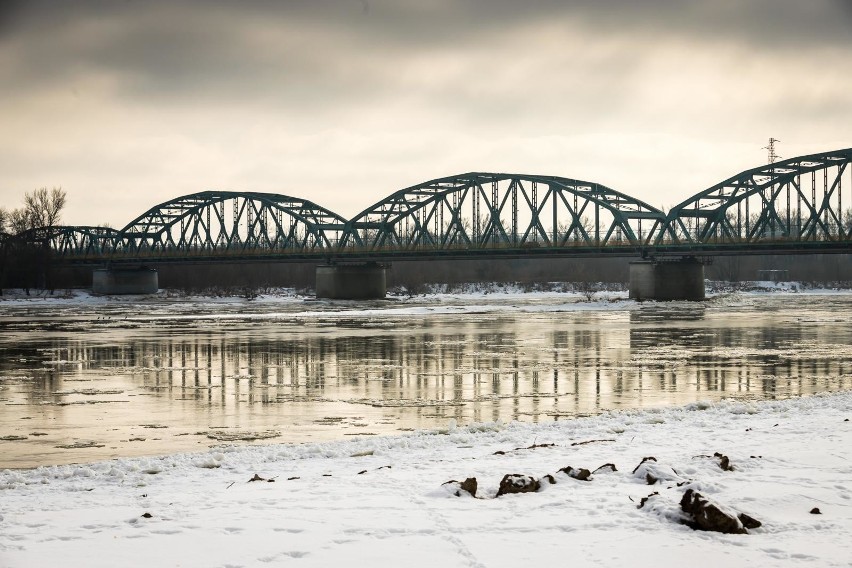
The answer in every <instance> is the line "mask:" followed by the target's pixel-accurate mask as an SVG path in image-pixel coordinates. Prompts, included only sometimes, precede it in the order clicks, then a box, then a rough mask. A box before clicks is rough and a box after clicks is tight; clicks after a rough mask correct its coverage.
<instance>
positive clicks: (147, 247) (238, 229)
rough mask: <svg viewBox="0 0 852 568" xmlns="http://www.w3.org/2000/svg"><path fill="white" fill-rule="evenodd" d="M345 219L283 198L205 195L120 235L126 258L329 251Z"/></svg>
mask: <svg viewBox="0 0 852 568" xmlns="http://www.w3.org/2000/svg"><path fill="white" fill-rule="evenodd" d="M344 223H345V219H343V218H342V217H340V216H339V215H337V214H336V213H333V212H332V211H329V210H328V209H325V208H324V207H321V206H319V205H317V204H315V203H313V202H311V201H307V200H304V199H299V198H295V197H290V196H287V195H280V194H271V193H254V192H248V193H246V192H229V191H205V192H201V193H195V194H192V195H185V196H183V197H180V198H178V199H175V200H172V201H167V202H165V203H162V204H160V205H157V206H156V207H153V208H151V209H149V210H148V211H147V212H145V213H144V214H142V215H141V216H139V217H138V218H136V219H135V220H133V221H132V222H131V223H130V224H128V225H127V226H126V227H124V229H122V230H121V231H120V237H119V241H120V242H119V243H118V245H117V249H118V250H120V251H124V252H125V253H127V254H137V253H152V254H162V253H166V252H169V251H180V252H193V251H194V252H196V253H199V254H217V253H223V254H255V253H257V254H262V253H272V252H274V253H277V254H282V253H284V254H286V253H288V252H294V253H303V252H306V251H314V252H315V251H322V250H329V249H331V248H332V247H333V246H335V245H336V241H337V240H338V238H339V234H340V233H341V232H342V230H343V226H344Z"/></svg>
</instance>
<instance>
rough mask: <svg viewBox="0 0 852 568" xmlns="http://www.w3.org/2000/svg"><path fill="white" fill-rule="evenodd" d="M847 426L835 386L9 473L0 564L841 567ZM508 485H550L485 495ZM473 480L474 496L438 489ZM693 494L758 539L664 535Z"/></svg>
mask: <svg viewBox="0 0 852 568" xmlns="http://www.w3.org/2000/svg"><path fill="white" fill-rule="evenodd" d="M850 418H852V392H843V393H839V394H833V395H822V396H815V397H811V398H799V399H793V400H786V401H778V402H762V403H753V404H752V403H742V402H723V403H719V404H716V405H711V404H693V405H690V406H688V407H686V408H674V409H663V410H659V411H645V412H638V411H627V412H615V413H607V414H603V415H600V416H596V417H591V418H583V419H576V420H565V421H557V422H551V423H546V424H539V425H524V424H520V423H511V424H486V425H479V426H474V427H469V428H454V427H452V425H450V427H448V429H447V430H445V431H443V432H431V433H429V432H421V433H414V434H411V435H405V436H396V437H370V438H360V439H357V440H351V441H345V442H334V443H324V444H309V445H272V446H258V447H241V448H218V449H212V450H210V451H208V452H206V453H202V454H180V455H175V456H168V457H163V458H158V459H125V460H114V461H110V462H101V463H95V464H89V465H81V466H60V467H48V468H39V469H36V470H29V471H5V472H2V473H0V488H2V489H0V503H2V505H0V515H2V518H0V565H2V566H6V567H11V568H18V567H29V566H59V565H62V566H116V565H122V566H145V567H150V566H266V565H278V564H287V563H289V562H293V563H294V564H297V565H301V566H332V565H339V564H342V563H345V564H347V565H351V566H366V565H373V566H399V565H405V566H424V567H425V566H429V567H431V566H448V567H449V566H488V567H497V566H506V567H513V568H515V567H517V566H554V565H557V564H565V563H570V564H572V565H579V566H627V565H631V566H655V567H658V566H678V567H681V566H683V565H685V564H689V565H698V566H719V565H725V566H789V565H796V564H801V565H803V566H804V565H805V563H807V565H808V566H850V559H852V539H849V534H852V463H850V456H849V449H850V448H852V422H849V419H850ZM585 442H588V443H585ZM549 444H553V445H549ZM715 452H720V453H722V454H725V455H726V456H728V457H729V458H730V462H731V465H732V466H733V471H724V470H723V469H722V468H720V466H719V460H718V459H717V458H713V457H708V456H712V455H713V454H714V453H715ZM648 456H654V457H655V458H656V460H657V461H656V464H655V468H656V471H657V473H658V474H659V476H660V477H663V478H665V479H666V481H664V482H663V483H658V484H656V485H653V486H650V485H648V484H647V482H646V479H645V477H644V476H642V475H641V474H642V472H641V471H640V472H639V475H634V474H633V473H632V471H633V469H634V468H635V467H636V466H637V464H639V462H640V461H641V460H642V459H643V458H644V457H648ZM604 463H614V464H615V465H616V466H617V469H618V471H616V472H599V473H597V474H595V475H593V478H592V480H591V481H579V480H577V479H573V478H571V477H569V476H567V475H565V474H563V473H557V471H558V470H559V469H560V468H563V467H566V466H572V467H574V468H589V469H594V468H597V467H598V466H600V465H602V464H604ZM510 473H518V474H528V475H532V476H534V477H536V478H539V479H541V478H543V476H545V475H546V474H552V475H554V479H555V481H556V484H553V485H551V484H549V483H548V482H546V481H545V482H544V483H543V484H542V490H540V491H539V492H536V493H528V494H520V495H504V496H501V497H499V498H494V497H493V496H494V495H495V493H496V491H497V487H498V484H499V482H500V479H501V478H502V477H503V475H504V474H510ZM255 474H257V475H258V476H259V477H261V478H263V479H264V480H261V481H255V482H251V481H249V480H250V479H252V478H253V477H254V476H255ZM467 477H476V478H477V480H478V482H479V489H478V491H477V495H478V496H480V497H482V498H480V499H474V498H471V497H470V496H467V495H465V494H464V493H462V496H461V497H456V496H455V495H454V494H453V490H452V488H451V486H444V485H442V483H443V482H445V481H448V480H450V479H458V480H463V479H465V478H467ZM265 480H272V481H273V482H269V481H265ZM688 488H692V489H695V490H697V491H700V492H701V493H702V494H704V495H705V496H708V497H710V498H712V499H714V500H716V501H717V502H719V503H721V504H723V505H725V506H728V507H731V508H733V509H735V510H738V511H742V512H745V513H747V514H749V515H751V516H752V517H754V518H756V519H758V520H759V521H761V522H762V523H763V526H762V527H760V528H757V529H752V530H751V531H750V533H751V534H748V535H722V534H717V533H710V532H696V531H693V530H692V529H690V528H688V527H686V526H684V525H681V524H678V523H676V522H674V521H673V520H672V518H674V517H676V516H677V514H678V502H679V500H680V497H681V495H682V494H683V493H684V491H685V490H686V489H688ZM655 491H657V492H659V495H658V496H656V497H653V498H652V499H651V500H650V501H648V503H647V504H646V505H645V506H644V507H643V508H642V509H638V508H637V505H638V504H639V503H640V501H641V499H642V498H643V497H646V496H648V495H649V494H651V493H653V492H655ZM814 507H817V508H819V509H820V511H821V513H822V514H819V515H816V514H811V513H810V511H811V510H812V509H813V508H814Z"/></svg>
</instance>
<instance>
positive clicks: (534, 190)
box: [532, 181, 539, 243]
mask: <svg viewBox="0 0 852 568" xmlns="http://www.w3.org/2000/svg"><path fill="white" fill-rule="evenodd" d="M532 208H533V210H532V218H533V220H534V221H535V230H534V231H533V242H534V243H536V242H538V226H539V220H538V182H537V181H533V182H532Z"/></svg>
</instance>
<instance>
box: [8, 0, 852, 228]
mask: <svg viewBox="0 0 852 568" xmlns="http://www.w3.org/2000/svg"><path fill="white" fill-rule="evenodd" d="M365 6H366V9H365ZM849 6H850V5H849V3H848V2H846V1H845V0H813V1H810V2H800V1H798V0H750V1H745V2H743V1H734V0H719V1H714V2H706V1H697V0H686V1H675V0H643V1H641V2H639V1H632V0H630V1H628V0H622V1H615V0H609V1H608V0H597V1H592V0H581V1H574V2H565V1H561V0H530V1H527V2H516V1H510V0H491V1H486V0H433V1H429V2H420V1H415V0H409V1H398V2H391V1H376V0H367V2H366V3H365V2H364V1H363V0H338V1H323V0H319V1H311V0H303V1H291V2H277V1H272V0H269V1H248V2H246V1H243V2H227V1H224V0H205V1H198V2H171V1H165V0H153V1H144V2H143V1H137V0H128V1H118V2H117V1H109V2H107V1H76V2H46V1H45V2H43V1H39V0H35V1H28V2H9V1H8V0H7V1H5V2H2V3H0V99H2V101H3V103H4V104H3V105H0V123H2V124H3V125H4V128H3V131H2V132H3V133H2V134H0V197H2V201H3V202H4V203H7V204H9V205H14V202H15V201H16V200H17V199H19V196H20V194H21V193H22V192H23V191H25V190H30V189H32V187H36V186H39V185H45V184H46V185H60V184H62V185H65V186H66V187H68V189H69V191H70V192H71V198H72V199H71V204H72V205H71V207H72V211H69V213H71V212H73V211H74V210H73V207H78V205H74V199H73V198H74V193H73V192H74V189H73V188H72V187H70V185H75V186H76V187H79V188H81V190H80V191H85V192H86V195H87V196H93V195H97V196H99V197H98V199H97V201H98V203H106V202H108V201H110V199H108V196H109V195H110V191H113V188H122V189H123V190H126V191H127V192H130V193H131V194H132V195H123V196H122V198H121V199H120V200H115V199H114V200H113V201H116V202H118V201H120V205H118V204H117V205H116V207H117V208H118V207H120V210H119V209H116V212H114V213H109V214H108V215H109V216H110V217H111V218H110V219H108V220H111V221H112V222H113V223H114V224H120V223H121V222H123V221H126V219H125V217H128V216H132V214H136V213H137V212H140V211H142V210H144V209H146V208H147V207H149V206H150V205H151V204H153V203H154V202H158V201H164V200H166V199H169V198H171V197H174V196H175V195H178V194H180V193H188V192H190V191H197V190H199V189H203V188H211V187H218V188H222V189H226V188H232V189H255V190H269V191H273V190H274V191H283V192H285V193H286V192H290V193H300V192H301V194H304V195H306V196H308V197H311V198H314V199H315V200H317V201H320V202H324V201H323V199H322V198H323V197H327V199H328V200H327V201H325V202H324V203H326V204H328V205H330V206H334V207H333V208H335V209H338V208H339V209H341V212H342V213H346V212H347V211H346V210H348V212H350V213H354V212H355V211H357V210H360V209H362V208H363V207H365V206H366V205H367V204H368V203H369V202H370V201H372V200H375V199H378V198H380V197H382V196H383V195H385V194H387V193H390V192H391V191H393V190H394V189H397V188H399V187H401V186H404V185H408V184H413V183H416V182H418V181H422V180H424V179H428V178H431V177H437V176H439V175H446V174H451V173H454V172H455V171H463V170H464V171H466V170H471V169H499V170H511V169H515V170H523V171H528V172H542V173H552V174H556V175H567V176H575V177H581V178H586V179H597V180H599V181H601V182H603V183H607V184H609V185H612V186H614V187H617V188H619V189H622V190H624V191H627V192H632V193H637V197H640V198H643V199H646V200H648V201H650V202H652V203H657V204H659V203H665V202H666V201H667V200H668V201H672V202H674V201H679V200H680V197H683V196H684V195H682V194H681V195H679V196H678V198H676V199H675V198H672V199H669V198H668V197H667V196H666V195H662V194H658V193H659V192H660V191H662V190H660V188H659V187H658V186H657V185H655V182H654V181H653V179H654V176H655V175H656V173H657V172H659V171H660V170H661V169H662V168H671V167H672V164H674V163H678V162H683V163H685V162H688V161H689V156H690V154H692V155H694V156H696V157H697V156H699V155H700V156H701V157H700V158H698V157H697V158H696V159H695V162H694V167H692V168H691V169H690V168H687V167H685V166H684V167H682V170H681V172H680V174H678V173H677V172H674V173H673V174H672V175H681V176H682V177H683V179H685V180H686V179H688V180H689V182H690V183H684V189H682V190H680V191H686V192H689V191H697V190H698V189H700V188H701V186H702V185H711V184H712V183H714V182H715V181H718V179H721V178H722V177H726V176H727V175H729V174H731V173H733V172H734V171H735V170H737V169H738V168H742V167H750V166H752V165H755V163H756V161H757V160H759V159H760V158H759V157H760V155H761V154H762V152H760V151H759V148H760V145H761V144H760V143H759V142H756V143H755V142H753V141H754V140H758V141H759V140H763V139H765V138H767V137H768V136H769V135H774V136H776V137H780V138H781V139H782V140H785V144H788V145H792V144H794V143H795V141H796V140H799V141H801V142H800V145H801V147H802V148H805V146H806V145H807V144H819V145H820V147H818V148H811V147H808V148H807V151H810V150H815V149H816V150H819V149H825V146H824V145H829V147H830V146H831V145H834V144H839V145H846V146H848V145H849V142H848V140H847V141H844V140H843V139H844V137H847V136H848V126H849V124H852V111H850V107H849V104H848V101H849V99H848V96H849V95H848V93H849V92H850V87H852V84H850V82H852V80H850V79H849V78H848V77H847V75H848V74H845V71H844V70H845V68H846V67H847V66H848V61H849V60H850V56H852V41H850V39H852V38H850V30H852V10H850V7H849ZM751 145H753V146H754V150H755V151H754V153H753V154H751V155H743V158H742V159H739V158H736V157H737V156H740V155H741V154H742V148H743V147H748V148H750V147H751ZM788 148H789V149H784V153H786V154H787V155H790V152H795V151H796V150H795V149H794V148H793V147H788ZM803 151H805V150H803ZM708 154H709V155H710V156H712V157H707V156H708ZM732 157H733V158H732ZM734 158H736V159H734ZM616 160H621V161H620V163H619V164H618V165H617V168H616V167H615V166H613V162H615V161H616ZM696 167H698V168H700V169H699V170H698V171H696V170H695V168H696ZM701 175H705V176H706V177H705V178H702V177H701ZM45 178H47V179H45ZM646 180H647V181H646ZM702 180H704V181H702ZM69 184H70V185H69ZM691 184H696V185H697V187H694V186H692V185H691ZM291 185H292V187H293V188H292V189H288V187H287V186H291ZM282 186H283V187H282ZM666 191H669V190H668V189H667V190H666ZM308 192H310V195H308ZM134 203H136V204H137V205H133V204H134ZM104 207H106V205H104ZM128 208H131V209H133V210H132V212H131V214H130V215H128V214H127V213H125V214H123V215H122V214H121V211H126V210H127V209H128ZM137 209H138V211H136V210H137ZM87 213H89V214H90V213H91V212H90V211H88V210H87V209H86V207H84V206H79V211H77V212H74V215H80V216H81V217H82V216H84V215H85V214H87ZM78 221H79V222H102V221H103V219H78Z"/></svg>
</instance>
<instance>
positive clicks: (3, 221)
mask: <svg viewBox="0 0 852 568" xmlns="http://www.w3.org/2000/svg"><path fill="white" fill-rule="evenodd" d="M8 223H9V212H8V211H7V210H6V208H5V207H0V234H2V233H5V232H6V231H8V228H7V226H6V225H8Z"/></svg>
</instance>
